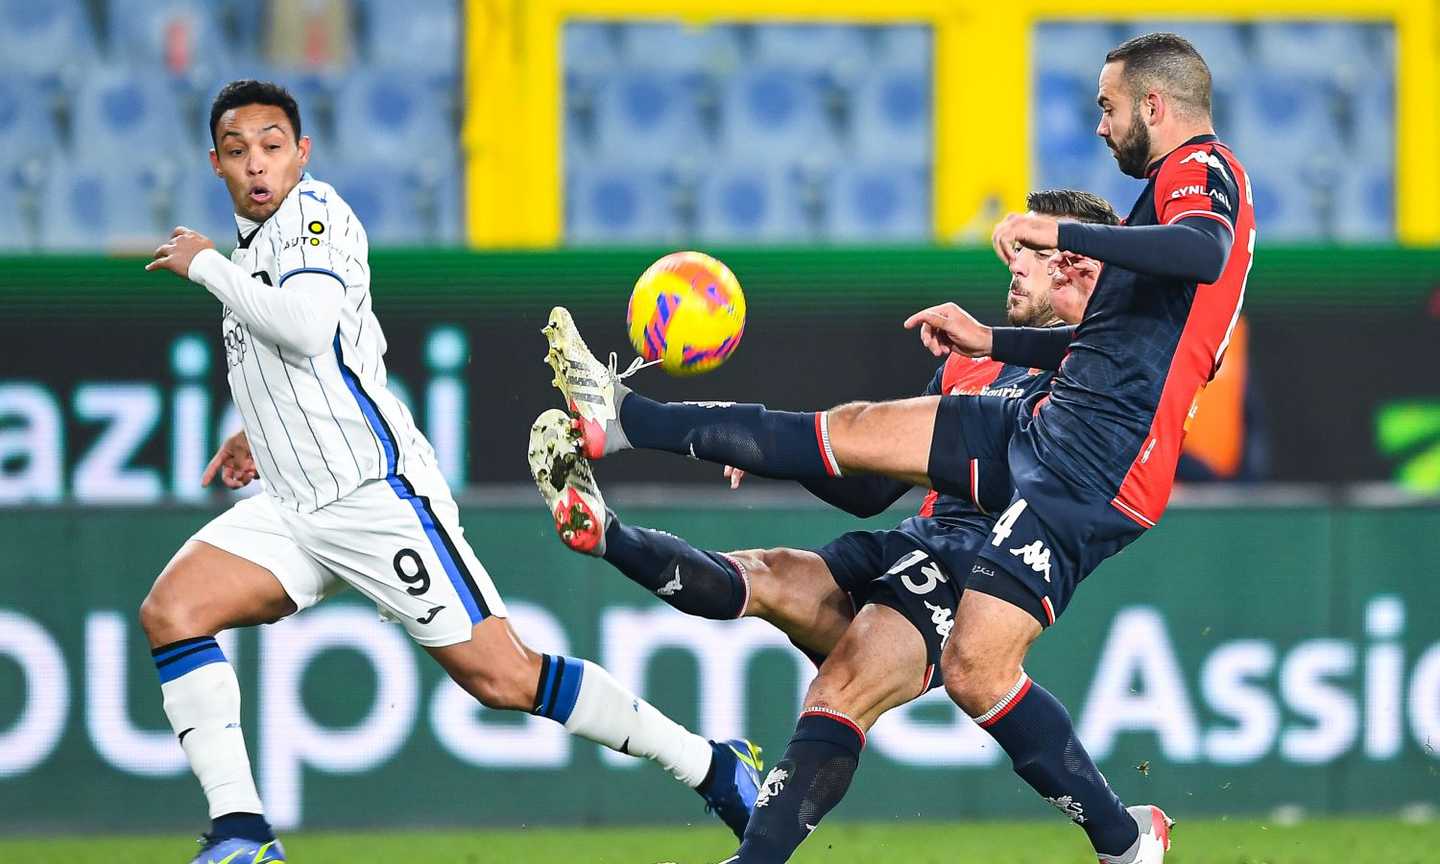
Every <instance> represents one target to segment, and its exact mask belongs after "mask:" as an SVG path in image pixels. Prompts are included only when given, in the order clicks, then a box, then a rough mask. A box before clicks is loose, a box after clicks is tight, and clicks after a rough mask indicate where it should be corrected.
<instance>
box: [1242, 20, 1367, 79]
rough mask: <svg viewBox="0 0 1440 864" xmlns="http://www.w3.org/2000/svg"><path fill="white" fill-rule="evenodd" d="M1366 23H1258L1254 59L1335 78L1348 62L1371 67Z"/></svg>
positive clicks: (1274, 67)
mask: <svg viewBox="0 0 1440 864" xmlns="http://www.w3.org/2000/svg"><path fill="white" fill-rule="evenodd" d="M1366 29H1367V27H1366V25H1363V24H1357V23H1351V22H1340V21H1335V22H1318V21H1304V22H1302V21H1287V22H1267V23H1262V24H1256V25H1255V62H1256V63H1258V64H1259V65H1260V66H1262V67H1265V68H1267V69H1272V70H1276V71H1281V70H1283V71H1286V72H1289V73H1291V74H1296V73H1299V74H1310V75H1316V76H1324V77H1332V76H1334V75H1335V74H1336V73H1337V71H1338V69H1339V68H1341V67H1343V66H1345V65H1349V66H1351V67H1353V68H1355V69H1357V70H1359V69H1363V68H1365V67H1367V66H1369V64H1370V62H1371V57H1370V50H1371V43H1370V40H1369V39H1368V38H1367V35H1366Z"/></svg>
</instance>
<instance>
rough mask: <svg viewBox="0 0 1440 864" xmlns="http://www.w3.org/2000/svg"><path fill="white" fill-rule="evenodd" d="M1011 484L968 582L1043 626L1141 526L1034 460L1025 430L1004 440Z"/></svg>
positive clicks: (1052, 620) (1102, 497) (1105, 499)
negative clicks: (1012, 487)
mask: <svg viewBox="0 0 1440 864" xmlns="http://www.w3.org/2000/svg"><path fill="white" fill-rule="evenodd" d="M1010 473H1011V478H1012V480H1013V481H1014V483H1015V491H1014V494H1013V495H1012V496H1011V498H1010V503H1009V505H1008V506H1007V507H1006V508H1005V509H1004V510H1003V511H1001V513H1000V515H999V516H997V517H996V519H995V525H994V527H993V528H992V529H991V531H990V536H989V537H988V538H986V541H985V542H984V543H983V544H982V545H981V547H980V551H979V552H978V553H977V555H976V559H975V562H974V564H973V565H972V567H971V571H970V579H969V587H970V588H972V589H974V590H976V591H980V592H982V593H985V594H990V595H992V596H995V597H999V598H1000V599H1002V600H1005V601H1007V602H1009V603H1012V604H1014V605H1016V606H1019V607H1020V608H1021V609H1024V610H1025V611H1027V612H1029V613H1030V614H1031V615H1033V616H1034V617H1035V620H1037V621H1039V622H1040V626H1042V627H1049V626H1050V625H1051V624H1054V623H1055V621H1056V619H1058V618H1059V617H1060V615H1061V614H1063V613H1064V612H1065V607H1067V606H1069V605H1070V598H1071V597H1073V596H1074V594H1075V589H1076V588H1077V587H1078V586H1079V585H1080V583H1081V582H1082V581H1084V579H1085V577H1086V576H1089V575H1090V574H1091V573H1092V572H1094V570H1095V568H1096V567H1099V566H1100V562H1102V561H1104V560H1105V559H1106V558H1109V557H1110V556H1111V555H1114V554H1115V553H1117V552H1119V551H1120V550H1121V549H1124V548H1125V547H1126V546H1128V545H1129V544H1130V543H1131V542H1132V541H1134V540H1135V538H1137V537H1139V536H1140V535H1141V534H1143V533H1144V531H1145V528H1144V527H1143V526H1141V525H1140V524H1139V523H1137V522H1135V521H1134V520H1132V519H1131V518H1130V517H1128V516H1126V515H1125V514H1124V513H1122V512H1120V511H1119V510H1117V509H1116V508H1115V506H1114V505H1113V504H1111V503H1110V502H1111V498H1110V497H1109V496H1105V495H1102V494H1100V493H1098V492H1092V491H1090V490H1087V489H1082V488H1080V487H1078V486H1075V485H1073V484H1071V483H1069V482H1068V481H1066V480H1065V479H1064V478H1061V477H1059V476H1057V475H1056V474H1055V473H1054V472H1053V471H1051V470H1050V469H1049V468H1047V467H1046V466H1045V465H1043V464H1041V463H1040V461H1039V459H1038V458H1036V456H1035V451H1034V445H1033V442H1032V441H1031V439H1030V435H1029V433H1028V432H1027V431H1025V430H1023V429H1022V430H1021V431H1020V432H1018V433H1017V434H1016V435H1015V436H1014V437H1013V438H1012V439H1011V442H1010Z"/></svg>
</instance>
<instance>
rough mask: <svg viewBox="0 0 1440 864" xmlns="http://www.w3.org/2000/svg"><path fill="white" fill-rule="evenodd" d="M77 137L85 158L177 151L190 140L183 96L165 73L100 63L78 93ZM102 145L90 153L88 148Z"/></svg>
mask: <svg viewBox="0 0 1440 864" xmlns="http://www.w3.org/2000/svg"><path fill="white" fill-rule="evenodd" d="M73 110H74V121H73V122H74V129H73V132H74V134H73V140H74V142H75V149H76V150H77V155H78V156H80V158H81V159H82V160H83V159H85V158H87V157H90V156H93V157H94V158H95V159H97V160H101V159H114V158H115V156H116V154H117V153H127V152H133V151H138V152H142V153H156V152H173V149H172V148H178V147H180V146H181V145H183V144H184V143H186V142H187V141H188V138H187V136H186V135H185V134H184V131H183V126H182V123H181V118H180V113H181V112H180V98H179V94H178V93H177V92H176V90H175V88H174V87H172V86H171V85H170V83H169V82H167V81H166V80H164V79H163V78H157V77H156V76H154V75H149V74H146V73H144V72H142V71H140V70H137V69H131V68H128V67H119V66H107V67H97V68H95V69H92V70H91V71H90V72H89V73H88V74H87V75H86V76H85V79H84V81H83V83H82V84H81V86H80V89H79V91H78V92H77V93H76V94H75V102H74V108H73ZM88 147H96V148H100V149H98V150H97V151H95V152H94V153H93V154H92V153H86V150H85V148H88Z"/></svg>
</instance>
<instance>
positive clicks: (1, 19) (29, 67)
mask: <svg viewBox="0 0 1440 864" xmlns="http://www.w3.org/2000/svg"><path fill="white" fill-rule="evenodd" d="M96 56H98V55H97V53H96V50H95V34H94V33H93V32H92V30H91V29H90V19H89V17H88V16H87V15H86V13H85V7H84V4H83V3H82V2H81V0H0V57H4V58H5V61H4V62H5V67H6V70H7V72H9V73H12V74H13V73H14V72H24V73H27V74H31V75H59V74H62V73H63V72H64V71H65V68H66V67H74V66H88V65H89V64H90V63H92V62H93V58H95V57H96Z"/></svg>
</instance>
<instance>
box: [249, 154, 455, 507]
mask: <svg viewBox="0 0 1440 864" xmlns="http://www.w3.org/2000/svg"><path fill="white" fill-rule="evenodd" d="M236 221H237V222H239V223H240V245H239V247H238V248H236V249H235V251H234V252H233V253H231V256H230V260H231V261H232V262H234V263H235V264H237V265H239V266H240V267H241V268H243V269H244V271H245V272H246V273H248V274H251V276H252V277H253V278H255V279H258V280H260V281H262V282H264V283H265V284H266V285H273V286H275V287H276V288H280V289H283V288H285V287H286V284H287V282H290V284H291V285H292V286H295V285H299V284H300V283H302V282H304V281H305V280H303V279H302V280H297V281H293V282H291V281H290V280H291V279H292V277H294V276H297V275H300V274H307V273H308V274H320V275H322V276H324V277H325V278H331V277H333V278H334V279H336V280H339V282H340V284H341V285H342V286H343V288H344V297H343V302H342V304H341V308H340V319H339V326H338V328H337V329H336V332H335V334H334V340H333V345H332V346H331V347H330V350H327V351H325V352H324V353H321V354H318V355H316V356H305V354H304V353H303V352H301V351H296V350H294V349H286V348H284V347H282V346H281V345H279V344H277V343H275V342H274V341H267V340H266V339H265V338H264V337H263V336H261V335H260V333H258V332H256V328H255V327H254V326H252V325H253V324H254V323H255V322H253V321H251V322H247V321H244V320H242V319H241V317H240V316H239V315H237V314H236V311H235V310H234V309H232V308H231V307H230V306H229V305H227V306H226V307H225V312H224V318H223V321H222V324H221V327H222V330H223V334H224V345H225V364H226V368H227V377H228V379H229V382H230V392H231V394H232V395H233V397H234V399H235V405H236V406H237V407H238V408H239V410H240V416H241V418H242V420H243V421H244V425H245V432H246V435H247V437H248V438H249V439H250V447H251V450H252V451H253V453H254V456H255V464H256V467H257V468H258V469H259V471H260V478H261V481H262V482H263V483H264V486H265V490H266V491H267V492H269V494H270V495H272V496H274V498H275V499H276V500H277V502H278V503H279V504H280V505H281V506H283V507H285V508H287V509H294V510H296V511H299V512H305V513H308V512H312V511H314V510H317V509H319V508H321V507H324V506H325V505H326V504H329V503H331V502H333V501H336V500H338V499H340V498H343V497H344V496H346V495H347V494H349V493H350V492H352V491H354V490H355V489H356V488H357V487H359V486H360V484H362V483H364V482H366V481H368V480H378V479H384V478H389V477H396V476H397V475H400V474H402V473H403V472H404V471H405V470H406V467H407V464H410V463H412V461H418V462H419V463H421V464H425V465H429V464H432V463H433V462H434V454H433V451H432V450H431V448H430V444H429V442H427V441H426V440H425V438H424V436H422V435H421V434H420V432H419V430H418V429H416V427H415V423H414V421H413V420H412V419H411V416H410V412H409V410H408V409H407V408H406V407H405V405H404V404H403V403H401V402H400V400H399V399H397V398H395V396H394V394H392V393H391V392H390V391H389V390H387V389H386V387H385V361H384V355H385V347H386V345H385V334H384V333H383V332H381V330H380V323H379V322H378V321H377V320H376V319H375V315H374V312H373V311H372V310H371V297H370V264H369V243H368V241H367V239H366V237H365V229H364V227H363V226H361V224H360V220H359V219H357V218H356V217H355V213H354V211H352V210H351V209H350V206H349V205H348V204H346V203H345V201H344V200H343V199H341V197H340V195H339V194H338V193H336V191H335V189H334V188H333V187H331V186H330V185H329V184H327V183H321V182H319V181H318V180H315V179H313V178H312V177H310V175H309V174H306V175H305V176H303V177H302V178H301V179H300V182H299V183H297V184H296V185H295V187H294V188H293V189H291V190H290V194H288V195H287V196H285V200H284V201H282V202H281V204H280V207H279V209H278V210H276V211H275V213H274V214H273V215H272V216H271V217H270V218H269V219H267V220H265V222H263V223H260V224H258V225H257V224H256V223H254V222H251V221H250V220H247V219H244V218H243V217H239V216H237V217H236ZM221 263H222V266H223V262H221ZM307 278H310V277H307Z"/></svg>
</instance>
